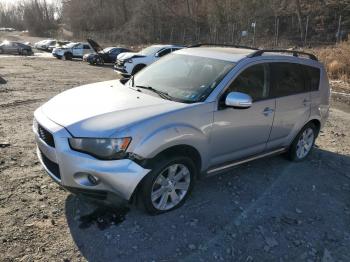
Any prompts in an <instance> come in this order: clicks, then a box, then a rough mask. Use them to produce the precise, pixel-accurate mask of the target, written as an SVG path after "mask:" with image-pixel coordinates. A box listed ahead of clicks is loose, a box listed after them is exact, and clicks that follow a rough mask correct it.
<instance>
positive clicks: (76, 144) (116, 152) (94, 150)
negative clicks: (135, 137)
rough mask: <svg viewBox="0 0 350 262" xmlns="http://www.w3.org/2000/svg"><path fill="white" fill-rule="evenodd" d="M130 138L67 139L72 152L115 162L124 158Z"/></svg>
mask: <svg viewBox="0 0 350 262" xmlns="http://www.w3.org/2000/svg"><path fill="white" fill-rule="evenodd" d="M130 142H131V137H125V138H69V145H70V147H71V148H72V149H73V150H76V151H79V152H83V153H86V154H89V155H91V156H94V157H96V158H98V159H103V160H116V159H120V158H122V157H124V156H125V154H126V149H127V148H128V146H129V144H130Z"/></svg>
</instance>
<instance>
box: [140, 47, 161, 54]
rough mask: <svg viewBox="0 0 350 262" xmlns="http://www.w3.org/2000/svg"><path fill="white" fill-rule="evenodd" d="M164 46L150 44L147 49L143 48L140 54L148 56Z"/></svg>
mask: <svg viewBox="0 0 350 262" xmlns="http://www.w3.org/2000/svg"><path fill="white" fill-rule="evenodd" d="M160 49H162V48H160V47H159V46H153V45H152V46H149V47H147V48H145V49H142V50H141V51H140V52H139V54H141V55H145V56H148V55H153V54H155V53H156V52H157V51H158V50H160Z"/></svg>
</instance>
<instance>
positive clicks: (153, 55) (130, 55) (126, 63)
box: [114, 45, 184, 76]
mask: <svg viewBox="0 0 350 262" xmlns="http://www.w3.org/2000/svg"><path fill="white" fill-rule="evenodd" d="M182 48H184V46H177V45H152V46H149V47H147V48H145V49H142V50H141V51H140V52H138V53H134V52H127V53H122V54H120V55H119V56H118V57H117V61H116V62H115V65H114V70H115V71H116V72H118V73H120V74H122V75H124V76H130V75H134V74H136V73H137V72H139V71H140V70H141V69H142V68H144V67H146V66H148V65H150V64H152V63H153V62H154V61H156V60H158V59H159V58H160V57H162V56H165V55H167V54H170V53H171V52H174V51H176V50H180V49H182Z"/></svg>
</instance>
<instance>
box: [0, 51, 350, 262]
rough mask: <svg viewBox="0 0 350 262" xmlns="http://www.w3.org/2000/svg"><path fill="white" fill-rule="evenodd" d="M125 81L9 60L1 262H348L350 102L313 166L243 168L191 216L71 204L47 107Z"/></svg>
mask: <svg viewBox="0 0 350 262" xmlns="http://www.w3.org/2000/svg"><path fill="white" fill-rule="evenodd" d="M115 78H116V75H115V73H114V72H113V71H112V70H111V69H110V68H109V67H91V66H88V65H87V64H83V63H82V62H80V61H59V60H56V59H53V58H49V57H31V58H30V57H27V58H26V57H0V112H1V113H0V178H1V183H0V261H86V260H89V261H174V260H184V261H213V260H229V261H349V259H350V258H349V257H350V251H349V250H350V219H349V217H350V197H349V196H350V172H349V171H350V134H349V131H348V130H350V113H349V112H350V106H349V103H348V102H347V103H346V102H345V103H343V100H344V99H343V100H341V99H340V100H339V99H338V100H336V101H335V102H334V106H333V107H332V110H331V114H330V118H329V121H328V123H327V125H326V127H325V129H324V130H323V131H322V133H321V134H320V137H319V138H318V140H317V146H316V148H315V150H314V152H313V154H312V155H311V156H310V158H309V159H308V161H305V162H301V163H291V162H289V161H287V160H285V159H284V158H283V157H282V156H277V157H272V158H268V159H264V160H257V161H254V162H251V163H249V164H245V165H242V166H239V167H237V168H236V169H234V170H232V171H231V172H229V173H228V174H223V175H219V176H215V177H211V178H207V179H203V180H200V181H198V182H197V184H196V186H195V189H194V192H193V194H192V196H191V197H190V198H189V200H188V201H187V203H186V204H185V205H184V206H183V207H182V208H180V209H177V210H175V211H173V212H170V213H167V214H163V215H160V216H149V215H147V214H145V213H143V212H142V211H140V210H138V209H136V208H135V207H132V206H131V207H120V208H116V209H106V208H104V207H102V206H99V207H97V206H95V205H92V204H90V203H88V202H86V201H85V200H83V199H80V198H78V197H76V196H74V195H71V194H69V193H67V192H65V191H64V190H62V189H60V188H59V187H58V186H57V185H56V184H55V183H54V182H53V181H52V180H51V179H50V178H49V177H48V176H47V175H46V174H45V173H44V171H43V170H42V168H41V167H40V165H39V163H38V161H37V158H36V155H35V145H34V139H33V134H32V131H31V123H32V117H33V111H34V110H35V109H36V108H37V107H38V106H40V105H41V104H42V103H44V102H45V101H47V100H48V99H49V98H51V97H52V96H54V95H55V94H58V93H60V92H62V91H63V90H66V89H68V88H71V87H74V86H78V85H82V84H85V83H92V82H97V81H103V80H110V79H115ZM345 100H346V98H345ZM339 108H340V109H341V110H339Z"/></svg>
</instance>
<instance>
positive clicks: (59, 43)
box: [47, 40, 70, 52]
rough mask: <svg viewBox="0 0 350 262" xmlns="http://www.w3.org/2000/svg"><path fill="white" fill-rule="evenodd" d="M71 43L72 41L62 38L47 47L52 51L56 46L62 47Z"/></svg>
mask: <svg viewBox="0 0 350 262" xmlns="http://www.w3.org/2000/svg"><path fill="white" fill-rule="evenodd" d="M69 43H70V41H62V40H59V41H58V40H56V42H55V43H52V44H51V45H49V46H48V47H47V50H48V51H50V52H52V50H54V49H55V48H60V47H63V46H65V45H68V44H69Z"/></svg>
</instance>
